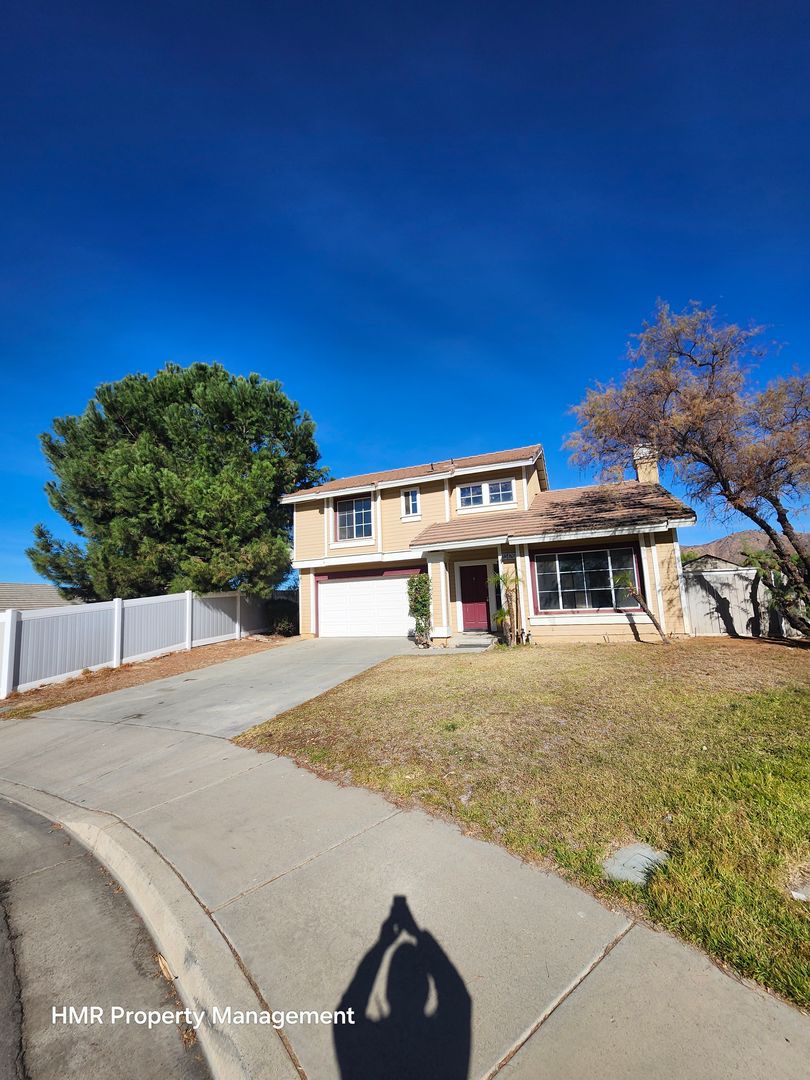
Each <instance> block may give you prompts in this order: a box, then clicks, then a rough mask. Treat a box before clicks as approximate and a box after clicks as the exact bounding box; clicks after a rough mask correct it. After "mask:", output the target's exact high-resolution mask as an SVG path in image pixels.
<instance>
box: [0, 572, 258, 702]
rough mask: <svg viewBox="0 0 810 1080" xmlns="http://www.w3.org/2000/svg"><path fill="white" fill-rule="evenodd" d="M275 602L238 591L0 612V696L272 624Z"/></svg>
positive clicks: (218, 639) (241, 633)
mask: <svg viewBox="0 0 810 1080" xmlns="http://www.w3.org/2000/svg"><path fill="white" fill-rule="evenodd" d="M267 625H268V605H267V602H266V601H264V600H259V599H257V598H256V597H254V596H245V595H243V594H242V593H239V592H226V593H209V594H208V595H205V596H195V595H194V593H192V592H185V593H173V594H171V595H169V596H142V597H138V598H136V599H134V600H120V599H115V600H109V601H106V602H105V603H100V604H76V605H70V606H68V607H58V608H42V609H40V610H36V611H16V610H14V609H13V608H11V609H9V610H8V611H6V612H4V613H1V614H0V657H1V658H2V665H1V666H0V698H5V697H8V695H9V694H10V693H12V692H13V691H14V690H30V689H31V688H32V687H34V686H41V685H43V684H44V683H52V682H58V681H59V680H60V679H69V678H71V677H72V676H75V675H80V674H81V673H82V672H83V671H85V670H87V669H90V670H91V671H93V670H95V669H96V668H102V667H120V666H121V664H128V663H131V662H132V661H133V660H146V659H148V658H149V657H150V656H159V655H160V654H161V653H168V652H177V651H179V650H181V649H191V648H193V647H194V646H195V645H211V644H213V643H214V642H215V641H228V640H235V639H238V638H240V637H242V635H243V634H252V633H256V632H258V631H259V630H265V629H266V628H267Z"/></svg>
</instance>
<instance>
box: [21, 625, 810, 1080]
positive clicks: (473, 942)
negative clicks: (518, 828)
mask: <svg viewBox="0 0 810 1080" xmlns="http://www.w3.org/2000/svg"><path fill="white" fill-rule="evenodd" d="M403 648H404V649H409V648H410V646H407V645H404V646H403V645H402V644H399V643H396V642H390V641H371V640H368V641H363V642H358V641H356V640H353V641H338V640H331V641H314V642H302V643H300V644H295V645H291V646H286V647H284V648H282V649H279V650H274V651H270V652H266V653H261V654H257V655H254V656H251V657H247V658H242V659H240V660H236V661H231V662H229V663H226V664H220V665H217V666H216V667H214V668H210V669H206V670H205V671H204V672H203V671H197V672H193V673H190V674H191V675H192V676H193V678H189V676H177V677H175V678H172V679H166V680H163V681H162V682H160V683H152V684H150V685H148V686H141V687H137V688H133V689H131V690H124V691H119V692H117V693H115V694H110V695H107V696H106V697H99V698H95V699H92V700H91V701H87V702H83V703H79V704H76V705H72V706H69V707H66V708H64V709H59V710H54V711H53V712H51V713H47V714H42V715H40V716H38V717H35V718H32V719H29V720H19V721H7V722H3V723H0V796H5V797H6V798H8V799H11V800H15V801H17V802H19V803H22V804H24V805H26V806H29V807H31V808H33V809H35V810H37V811H38V812H40V813H41V814H45V815H47V816H48V817H49V818H50V819H51V820H52V821H58V822H60V823H61V824H63V825H64V826H65V827H66V828H67V829H68V830H69V831H71V832H72V833H73V835H74V836H76V837H78V838H79V839H81V840H82V841H83V842H84V843H86V844H87V845H88V846H90V847H91V849H92V850H93V851H94V853H95V854H96V855H97V857H99V858H100V859H102V860H103V861H104V862H105V863H107V865H108V866H109V867H110V869H111V871H112V873H113V874H114V875H115V876H117V877H118V878H119V880H120V881H121V882H122V884H123V885H124V886H125V888H126V889H127V892H128V894H129V896H130V899H131V900H132V902H133V903H134V905H135V906H136V908H137V909H138V911H139V912H140V913H141V915H142V916H143V918H144V920H145V921H146V923H147V926H149V928H150V930H151V932H152V933H153V934H154V936H155V938H156V941H157V943H158V947H159V948H160V950H161V952H163V954H164V955H165V956H166V958H167V960H168V961H169V964H170V966H171V967H172V969H173V971H174V973H175V974H176V975H177V976H178V978H177V988H178V990H179V992H180V994H181V995H182V996H183V997H184V1000H185V1001H186V1002H187V1003H189V1004H191V1003H193V1004H195V1005H196V1006H197V1007H204V1008H207V1009H209V1010H212V1009H213V1006H218V1007H219V1008H223V1007H226V1006H228V1005H232V1006H233V1007H234V1008H236V1007H239V1006H240V1003H241V1006H242V1007H251V1008H253V1009H257V1008H261V1007H262V1006H269V1007H271V1008H272V1009H277V1010H286V1011H290V1010H294V1011H301V1010H307V1011H316V1012H318V1013H320V1012H322V1011H327V1010H333V1009H335V1008H336V1007H337V1006H338V1004H339V1003H340V1002H343V1003H344V1005H345V1004H346V1002H354V1003H356V1004H357V1008H358V1015H361V1014H362V1013H363V1012H364V1011H365V1008H364V1006H365V1002H366V1001H369V1003H370V1009H371V1011H372V1013H374V1012H375V1011H376V1015H377V1017H378V1019H382V1018H384V1016H385V1014H386V1012H387V1009H388V1006H385V1005H384V1004H383V1006H382V1007H381V1005H380V1003H381V1002H382V1003H384V1002H385V1001H386V997H387V996H388V1002H389V1006H391V1003H392V1002H393V1003H394V1004H393V1006H392V1007H393V1015H394V1017H395V1019H394V1020H391V1021H389V1022H387V1023H385V1022H384V1023H378V1024H376V1025H374V1026H371V1025H368V1024H365V1025H358V1026H357V1027H356V1028H355V1029H353V1030H349V1029H348V1028H332V1027H331V1026H330V1025H328V1024H325V1023H320V1022H318V1023H295V1022H292V1023H288V1024H287V1025H286V1026H285V1027H284V1029H283V1031H282V1032H281V1033H280V1034H279V1033H276V1032H275V1031H274V1029H273V1028H272V1027H266V1026H256V1025H248V1026H239V1025H233V1024H228V1023H227V1022H222V1023H219V1024H217V1023H213V1022H212V1021H211V1018H210V1017H211V1015H212V1013H210V1012H209V1019H208V1020H207V1021H206V1024H205V1025H204V1026H203V1029H201V1041H202V1044H203V1046H204V1048H205V1050H206V1053H207V1054H208V1055H209V1059H210V1061H211V1063H212V1068H213V1071H214V1073H215V1074H216V1075H218V1076H223V1077H224V1076H227V1077H239V1076H246V1077H256V1078H262V1080H264V1078H270V1080H273V1078H275V1077H278V1078H283V1080H287V1078H289V1080H293V1078H294V1077H296V1076H298V1077H301V1076H304V1077H308V1078H309V1080H338V1078H341V1077H342V1080H349V1078H351V1080H357V1078H358V1077H363V1076H377V1075H381V1074H380V1073H379V1072H378V1071H375V1070H376V1069H378V1065H377V1063H378V1062H379V1061H382V1060H385V1061H387V1062H389V1063H392V1064H390V1065H389V1068H388V1069H387V1071H386V1073H385V1077H386V1080H397V1077H403V1076H408V1077H410V1076H412V1075H413V1070H411V1072H407V1071H406V1069H405V1067H406V1066H407V1065H408V1063H409V1062H410V1061H413V1060H414V1059H415V1058H416V1057H418V1056H419V1055H423V1056H424V1055H425V1054H427V1049H426V1048H433V1049H432V1050H431V1052H430V1055H428V1056H427V1057H426V1058H425V1059H424V1061H423V1065H422V1066H420V1068H422V1069H423V1071H422V1072H421V1073H420V1075H423V1076H424V1077H425V1080H429V1078H430V1077H431V1076H435V1077H443V1078H454V1080H464V1078H475V1080H479V1078H483V1077H488V1078H489V1077H493V1076H495V1075H498V1076H502V1077H504V1080H524V1078H526V1080H534V1078H536V1077H548V1078H552V1077H553V1078H554V1080H566V1078H570V1080H574V1078H577V1080H579V1078H580V1077H582V1076H589V1075H599V1076H600V1077H603V1078H606V1080H619V1078H621V1080H632V1078H635V1077H638V1078H641V1077H645V1078H647V1077H651V1076H652V1077H658V1076H660V1077H664V1076H666V1077H669V1078H683V1080H687V1078H688V1080H719V1078H723V1077H729V1078H730V1077H736V1076H745V1077H747V1078H761V1080H766V1078H767V1080H798V1078H799V1077H801V1076H803V1075H804V1070H805V1067H806V1062H807V1061H808V1060H810V1021H808V1019H807V1017H806V1016H804V1015H802V1014H801V1013H799V1012H798V1011H797V1010H795V1009H792V1008H791V1007H789V1006H788V1005H785V1004H784V1003H782V1002H780V1001H777V1000H775V999H774V998H772V997H770V996H769V995H767V994H765V993H763V992H761V991H759V990H756V989H753V988H751V987H749V986H745V985H742V984H741V983H739V982H737V981H736V980H734V979H732V978H730V977H729V976H728V975H726V974H725V973H723V972H722V971H720V970H719V969H718V968H717V967H716V966H715V965H714V964H712V963H711V962H710V961H709V960H708V959H707V958H706V957H704V956H703V955H701V954H700V953H698V952H697V951H695V950H693V949H690V948H687V947H686V946H684V945H682V944H680V943H678V942H676V941H674V940H673V939H672V938H670V937H668V936H667V935H664V934H660V933H656V932H654V931H652V930H650V929H648V928H647V927H645V926H643V925H641V924H639V923H636V922H634V920H633V919H631V918H629V917H628V916H627V915H626V914H624V913H618V912H614V911H610V910H608V909H607V908H606V907H604V906H603V905H602V904H600V903H598V902H597V901H596V900H594V899H593V898H592V897H591V896H590V895H588V894H587V893H585V892H583V891H582V890H580V889H577V888H575V887H573V886H571V885H569V884H567V883H566V882H564V881H563V880H562V879H560V878H558V877H557V876H556V875H553V874H548V873H544V872H543V871H541V870H539V869H538V868H536V867H531V866H528V865H524V864H522V863H520V862H519V861H518V860H517V859H514V858H512V857H511V856H510V855H508V854H507V853H506V852H505V851H503V850H502V849H501V848H499V847H497V846H494V845H491V844H486V843H482V842H480V841H477V840H474V839H471V838H469V837H465V836H462V835H461V834H460V833H459V832H458V830H457V829H456V828H454V827H452V826H450V825H448V824H445V823H444V822H441V821H438V820H436V819H433V818H431V817H429V816H428V815H426V814H424V813H421V812H418V811H403V810H401V809H399V808H398V807H396V806H394V805H392V804H391V803H388V802H386V801H385V800H384V799H382V798H381V797H379V796H377V795H374V794H372V793H371V792H369V791H366V790H363V789H360V788H354V787H340V786H338V785H336V784H333V783H329V782H326V781H323V780H320V779H318V778H317V777H315V776H314V775H312V774H311V773H309V772H306V771H304V770H302V769H299V768H297V767H296V766H295V765H293V764H292V762H290V761H288V760H287V759H285V758H279V757H273V756H271V755H267V754H256V753H254V752H253V751H250V750H245V749H242V748H239V747H236V746H234V745H233V744H232V743H230V742H229V741H227V738H225V737H226V736H228V735H230V734H231V733H233V732H234V731H237V730H241V729H243V728H245V727H247V726H249V725H250V724H252V723H253V722H255V721H256V720H259V719H263V718H268V717H269V716H271V715H274V714H276V713H277V712H278V711H279V710H280V709H282V708H286V707H288V706H289V705H291V704H294V703H295V702H296V701H300V700H303V699H304V698H305V697H306V696H311V695H312V694H315V693H318V692H320V691H321V690H322V689H324V688H325V687H326V686H331V685H334V684H335V683H337V682H338V681H340V678H342V677H348V676H350V675H352V674H355V673H356V672H357V671H360V670H362V668H363V667H367V666H369V665H370V664H371V663H374V662H375V659H382V658H384V657H385V656H389V655H392V653H394V652H398V651H401V650H402V649H403ZM415 662H416V663H419V662H420V661H419V660H415ZM470 662H474V660H472V659H471V660H470ZM186 680H188V681H186ZM396 897H404V900H401V899H400V900H395V898H396ZM392 903H393V905H394V912H395V917H394V918H393V919H389V918H388V916H389V913H390V912H391V910H392ZM403 913H404V914H403ZM411 918H412V919H413V920H414V921H413V922H411ZM381 925H382V931H381ZM417 927H418V931H417V936H416V939H415V940H416V942H417V945H416V947H414V938H413V936H408V932H410V934H411V935H413V932H414V930H415V929H416V928H417ZM403 931H404V932H405V933H403ZM423 932H424V933H423ZM409 945H410V947H409ZM392 953H393V959H392ZM364 958H365V959H364ZM403 987H404V988H405V992H404V997H403ZM422 990H424V992H425V993H426V994H427V995H428V999H429V1000H427V1001H425V1000H423V1001H419V1000H418V995H419V994H420V993H421V992H422ZM245 1002H248V1003H251V1002H252V1004H248V1005H247V1006H246V1005H245V1004H244V1003H245ZM123 1004H125V1003H123ZM400 1014H402V1015H403V1016H404V1015H407V1016H408V1017H409V1019H408V1024H410V1025H411V1028H412V1030H415V1031H418V1032H419V1035H418V1037H417V1036H414V1037H410V1038H408V1037H406V1038H405V1040H404V1042H403V1043H401V1044H400V1043H399V1041H398V1031H397V1025H396V1017H397V1016H399V1015H400ZM403 1023H405V1021H404V1020H403ZM335 1035H337V1051H336V1042H335ZM338 1055H340V1057H339V1056H338ZM420 1060H422V1059H421V1058H420ZM341 1062H342V1067H341Z"/></svg>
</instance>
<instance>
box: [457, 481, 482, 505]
mask: <svg viewBox="0 0 810 1080" xmlns="http://www.w3.org/2000/svg"><path fill="white" fill-rule="evenodd" d="M458 494H459V500H460V502H461V505H462V506H464V507H468V506H483V505H484V485H483V484H465V485H464V487H461V488H459V492H458Z"/></svg>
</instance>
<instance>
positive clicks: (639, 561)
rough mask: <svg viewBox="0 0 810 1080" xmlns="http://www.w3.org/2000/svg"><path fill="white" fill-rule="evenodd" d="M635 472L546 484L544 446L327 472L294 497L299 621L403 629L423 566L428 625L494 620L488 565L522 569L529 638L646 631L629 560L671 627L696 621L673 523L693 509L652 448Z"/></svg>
mask: <svg viewBox="0 0 810 1080" xmlns="http://www.w3.org/2000/svg"><path fill="white" fill-rule="evenodd" d="M636 470H637V476H638V479H637V480H627V481H622V482H620V483H615V484H600V485H594V486H590V487H580V488H566V489H560V490H556V491H553V490H550V489H549V485H548V477H547V474H546V467H545V463H544V459H543V450H542V447H541V446H540V445H539V444H538V445H535V446H523V447H520V448H518V449H516V450H502V451H499V452H498V453H492V454H480V455H477V456H475V457H464V458H455V459H452V458H451V459H450V460H447V461H434V462H432V463H430V464H428V465H415V466H411V467H407V468H402V469H389V470H387V471H385V472H375V473H367V474H365V475H362V476H349V477H346V478H344V479H341V480H330V481H329V482H328V483H326V484H322V485H321V486H320V487H316V488H309V489H304V490H301V491H296V492H295V493H294V494H291V495H286V496H284V498H283V501H284V502H285V503H289V504H291V505H292V506H293V509H294V515H293V537H294V542H293V548H294V550H293V565H294V567H295V568H296V569H297V570H298V572H299V575H300V593H299V596H300V618H301V626H300V630H301V634H302V635H304V636H320V637H366V636H399V635H403V636H405V635H407V634H408V633H409V632H410V631H411V630H412V627H413V621H412V620H411V619H410V618H409V616H408V597H407V579H408V577H409V576H410V575H411V574H418V573H428V574H429V575H430V580H431V586H432V603H433V637H434V640H435V641H436V642H437V643H444V644H447V643H448V642H450V643H452V641H453V639H455V638H457V635H460V634H463V633H465V632H468V631H479V632H480V631H481V630H493V631H494V630H495V629H496V626H495V614H496V611H497V608H498V605H499V603H500V595H499V589H498V586H497V583H494V582H493V578H494V577H496V575H497V574H498V573H499V572H500V573H502V572H504V571H505V570H508V571H514V572H516V573H517V577H518V581H519V587H518V594H519V613H520V620H521V625H522V628H523V629H524V630H525V631H531V634H532V639H533V640H535V641H537V640H540V639H542V638H543V637H547V636H550V635H553V636H554V637H567V638H571V639H573V640H588V639H590V640H604V639H609V640H614V639H615V640H620V639H632V638H634V637H635V638H638V637H642V638H645V637H650V636H651V635H652V634H654V631H653V627H652V626H651V624H650V621H649V619H648V618H647V616H646V615H644V614H643V612H642V611H641V610H640V609H639V607H638V604H637V602H636V601H634V600H633V599H632V597H631V596H630V594H629V593H627V592H626V590H624V589H623V588H622V587H621V582H622V580H626V578H625V577H624V575H627V574H629V575H630V577H631V579H632V581H633V582H634V583H635V585H636V586H637V588H638V589H639V590H640V591H641V593H642V594H643V596H644V597H645V599H646V602H647V604H648V606H649V607H650V609H651V610H652V611H653V612H654V613H656V615H657V617H658V619H659V620H660V622H661V625H662V627H663V628H664V631H665V632H666V633H668V634H675V635H678V634H684V633H689V632H690V630H689V626H688V625H687V615H686V613H685V606H684V602H683V595H684V594H683V583H682V577H681V561H680V555H679V551H678V536H677V529H678V528H679V527H680V526H682V525H691V524H693V523H694V520H695V515H694V513H693V511H692V510H690V509H689V508H688V507H687V506H685V505H684V504H683V503H682V502H680V501H679V500H678V499H676V498H675V497H674V496H673V495H671V494H670V493H669V492H668V491H666V490H665V489H664V488H663V487H661V486H660V484H659V483H658V469H657V465H656V463H655V461H654V459H653V458H652V457H651V456H650V455H649V454H647V453H644V452H641V453H639V454H638V455H637V462H636Z"/></svg>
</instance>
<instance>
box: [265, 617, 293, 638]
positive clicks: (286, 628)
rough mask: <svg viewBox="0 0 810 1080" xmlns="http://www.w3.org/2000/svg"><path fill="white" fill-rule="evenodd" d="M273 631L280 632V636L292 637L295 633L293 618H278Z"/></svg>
mask: <svg viewBox="0 0 810 1080" xmlns="http://www.w3.org/2000/svg"><path fill="white" fill-rule="evenodd" d="M271 632H272V633H274V634H278V635H279V636H280V637H292V635H293V634H294V633H295V626H294V625H293V623H292V620H291V619H285V618H281V619H276V621H275V622H274V623H273V627H272V631H271Z"/></svg>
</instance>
